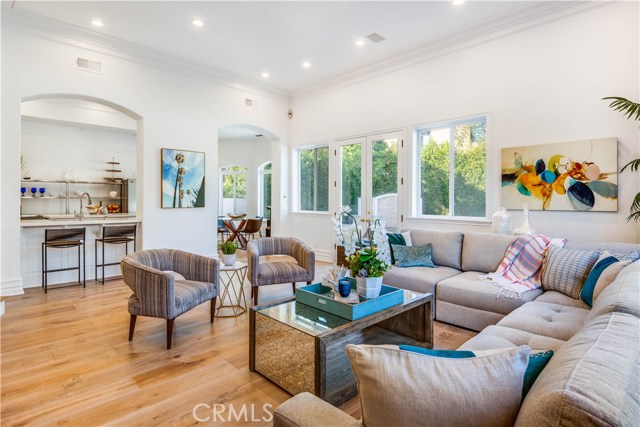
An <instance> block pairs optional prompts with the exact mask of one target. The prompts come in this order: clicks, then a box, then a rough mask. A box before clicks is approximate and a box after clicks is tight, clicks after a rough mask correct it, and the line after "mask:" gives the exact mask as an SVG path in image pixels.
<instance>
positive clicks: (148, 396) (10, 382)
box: [0, 263, 475, 427]
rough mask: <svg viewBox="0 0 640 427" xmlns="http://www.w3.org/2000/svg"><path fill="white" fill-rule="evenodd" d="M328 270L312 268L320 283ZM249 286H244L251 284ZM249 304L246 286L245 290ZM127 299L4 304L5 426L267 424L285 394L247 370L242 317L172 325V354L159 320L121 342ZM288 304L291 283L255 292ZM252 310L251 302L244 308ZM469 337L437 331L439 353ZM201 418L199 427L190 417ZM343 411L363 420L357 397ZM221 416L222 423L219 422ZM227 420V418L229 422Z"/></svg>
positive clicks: (91, 294) (97, 293)
mask: <svg viewBox="0 0 640 427" xmlns="http://www.w3.org/2000/svg"><path fill="white" fill-rule="evenodd" d="M327 265H328V264H326V263H318V268H317V279H319V278H320V277H321V276H322V274H323V272H324V270H325V269H326V266H327ZM247 283H248V282H247ZM245 288H246V290H247V301H250V300H249V297H248V286H246V287H245ZM130 294H131V292H130V290H129V288H128V287H127V286H126V285H125V284H124V282H123V281H122V280H114V281H108V282H106V284H105V285H101V284H98V283H96V282H87V287H86V288H85V289H83V288H81V287H67V288H61V289H50V290H49V293H48V294H44V293H43V292H42V291H41V290H40V289H39V288H36V289H27V290H26V292H25V294H24V295H22V296H18V297H11V298H8V299H7V300H6V314H5V315H4V316H2V317H0V323H1V334H2V335H1V341H0V345H1V350H0V355H1V368H0V369H1V371H0V375H1V377H0V381H1V384H0V387H1V399H2V402H1V424H2V426H23V425H30V426H53V425H61V426H83V427H84V426H98V425H111V426H156V425H162V426H189V425H207V426H211V425H225V426H232V425H238V426H239V425H247V424H250V425H268V424H269V423H266V422H264V421H260V420H259V419H260V418H262V417H268V410H269V407H267V411H265V410H264V409H263V405H264V404H269V405H271V408H274V407H276V406H278V405H279V404H280V403H282V402H284V401H285V400H287V399H288V398H289V397H290V395H289V394H288V393H287V392H285V391H284V390H282V389H280V388H279V387H278V386H276V385H274V384H273V383H271V382H270V381H269V380H267V379H265V378H264V377H262V376H261V375H259V374H257V373H251V372H249V369H248V336H249V333H248V329H249V327H248V318H249V317H248V315H247V314H243V315H241V316H239V317H237V318H216V320H215V322H214V323H213V324H210V323H209V304H202V305H201V306H199V307H196V308H195V309H193V310H191V311H189V312H187V313H185V314H183V315H182V316H180V317H178V318H177V319H176V323H175V329H174V337H173V348H172V349H171V350H166V349H165V321H164V320H162V319H153V318H147V317H139V318H138V322H137V325H136V331H135V335H134V338H133V341H131V342H129V341H127V334H128V326H129V315H128V313H127V300H128V298H129V295H130ZM290 296H291V285H290V284H289V285H277V286H269V287H266V288H265V290H262V289H261V293H260V302H261V303H262V302H265V301H268V300H275V299H280V298H286V297H290ZM249 303H250V302H249ZM473 335H475V333H474V332H471V331H467V330H464V329H460V328H456V327H453V326H450V325H446V324H442V323H438V322H436V323H435V346H436V348H446V349H452V348H456V347H458V346H459V345H460V344H462V343H463V342H464V341H466V340H468V339H469V338H471V337H472V336H473ZM198 404H206V405H208V406H204V405H201V406H199V407H198V409H197V410H196V415H197V416H198V417H199V418H201V419H205V418H206V417H210V418H209V419H208V420H207V421H205V422H200V423H199V422H198V421H197V420H196V419H195V418H194V415H193V410H194V407H196V405H198ZM215 404H226V405H227V406H226V408H228V407H229V404H233V406H234V407H235V408H236V410H238V409H240V408H241V407H242V405H243V404H247V405H248V411H249V412H248V414H249V416H250V415H251V412H250V411H251V405H252V404H253V405H254V406H253V408H254V410H255V412H254V415H253V418H254V419H255V420H258V421H251V418H249V421H250V422H248V423H247V422H245V421H243V419H241V420H240V421H235V420H234V419H232V420H231V422H221V421H220V418H218V422H214V421H213V413H212V410H211V409H207V408H214V405H215ZM341 409H343V410H344V411H345V412H347V413H349V414H351V415H352V416H355V417H359V415H360V408H359V404H358V400H357V398H354V399H352V400H350V401H349V402H347V403H345V404H344V405H342V407H341ZM224 416H225V415H223V418H222V419H223V420H224ZM227 420H228V417H227Z"/></svg>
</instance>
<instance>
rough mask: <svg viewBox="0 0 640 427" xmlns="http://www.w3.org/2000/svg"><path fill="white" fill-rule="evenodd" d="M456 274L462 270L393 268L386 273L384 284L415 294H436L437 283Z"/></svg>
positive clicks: (447, 268) (448, 268)
mask: <svg viewBox="0 0 640 427" xmlns="http://www.w3.org/2000/svg"><path fill="white" fill-rule="evenodd" d="M456 274H460V270H456V269H455V268H450V267H440V266H438V267H436V268H429V267H407V268H402V267H392V268H391V269H390V270H389V271H387V272H386V273H384V279H383V283H384V284H385V285H389V286H395V287H397V288H402V289H408V290H410V291H414V292H423V293H426V292H431V293H434V290H435V284H436V283H438V282H440V281H441V280H443V279H446V278H448V277H451V276H455V275H456Z"/></svg>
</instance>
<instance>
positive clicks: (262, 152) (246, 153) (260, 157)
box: [218, 138, 272, 217]
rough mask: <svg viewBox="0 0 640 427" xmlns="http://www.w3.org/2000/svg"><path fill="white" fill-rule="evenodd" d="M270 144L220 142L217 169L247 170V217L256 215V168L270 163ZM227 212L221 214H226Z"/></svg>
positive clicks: (254, 141) (268, 142) (259, 142)
mask: <svg viewBox="0 0 640 427" xmlns="http://www.w3.org/2000/svg"><path fill="white" fill-rule="evenodd" d="M271 144H272V143H271V142H270V141H267V140H265V139H263V138H260V139H259V140H250V141H242V140H220V141H219V142H218V168H221V167H223V166H242V167H245V168H247V211H246V212H242V213H246V214H248V216H249V217H253V216H256V215H257V213H258V167H259V166H261V165H262V164H263V163H265V162H270V161H271ZM226 213H227V212H222V214H226Z"/></svg>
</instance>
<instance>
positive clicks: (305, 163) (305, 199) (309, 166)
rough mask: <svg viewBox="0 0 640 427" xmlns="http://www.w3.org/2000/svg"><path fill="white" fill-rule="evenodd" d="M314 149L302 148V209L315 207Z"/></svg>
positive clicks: (309, 209)
mask: <svg viewBox="0 0 640 427" xmlns="http://www.w3.org/2000/svg"><path fill="white" fill-rule="evenodd" d="M313 171H314V150H300V209H301V210H303V211H312V210H313V208H314V200H313V188H314V186H315V175H314V173H313Z"/></svg>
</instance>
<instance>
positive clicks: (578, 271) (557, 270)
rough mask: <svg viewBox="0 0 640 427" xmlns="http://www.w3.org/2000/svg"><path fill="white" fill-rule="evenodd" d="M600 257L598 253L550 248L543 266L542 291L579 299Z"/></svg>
mask: <svg viewBox="0 0 640 427" xmlns="http://www.w3.org/2000/svg"><path fill="white" fill-rule="evenodd" d="M598 256H599V252H598V251H577V250H573V249H561V248H558V247H556V246H552V245H551V246H549V248H548V249H547V255H546V257H545V259H544V264H543V266H542V289H544V290H545V291H558V292H562V293H563V294H565V295H567V296H570V297H571V298H573V299H578V298H579V297H580V290H581V289H582V285H584V282H585V281H586V280H587V276H588V275H589V272H590V271H591V268H592V267H593V265H594V264H595V263H596V260H597V259H598Z"/></svg>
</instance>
